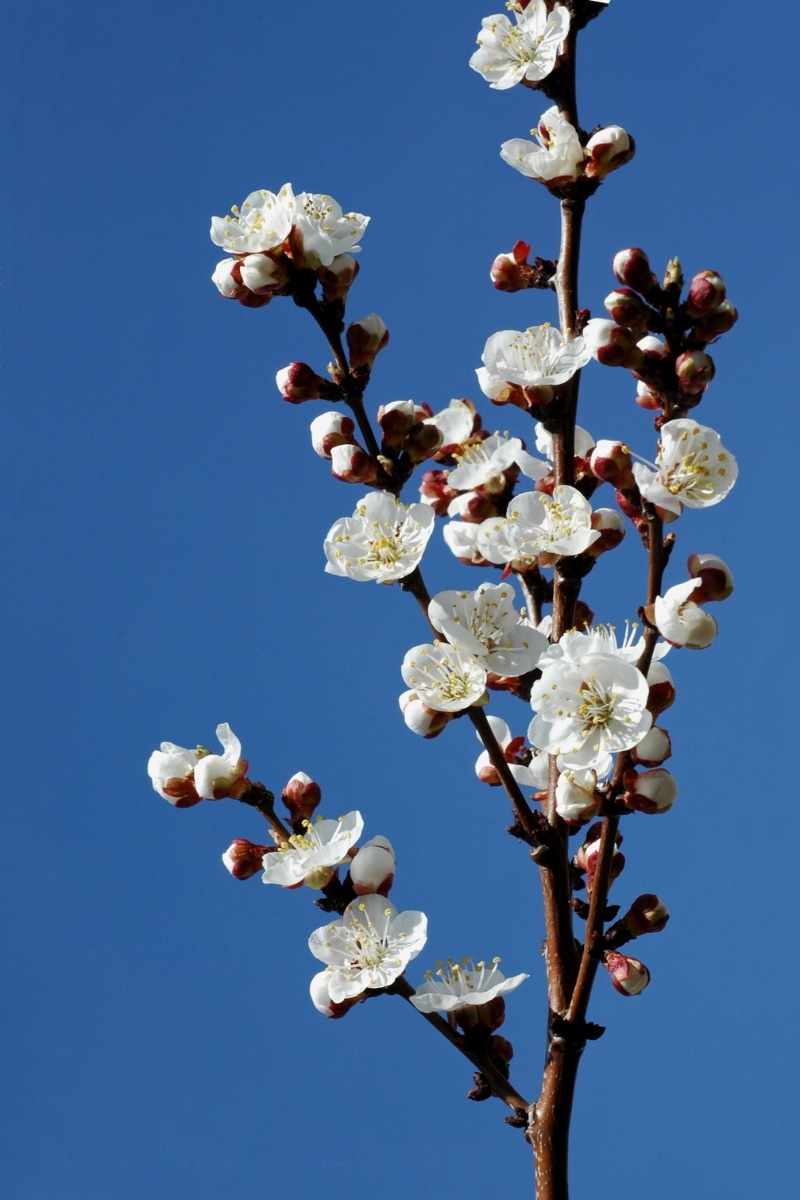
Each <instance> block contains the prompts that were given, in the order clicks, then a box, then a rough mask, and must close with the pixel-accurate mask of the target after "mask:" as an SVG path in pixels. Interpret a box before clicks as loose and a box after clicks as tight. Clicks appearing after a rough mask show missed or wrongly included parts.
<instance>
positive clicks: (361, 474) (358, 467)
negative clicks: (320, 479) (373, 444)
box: [331, 442, 378, 487]
mask: <svg viewBox="0 0 800 1200" xmlns="http://www.w3.org/2000/svg"><path fill="white" fill-rule="evenodd" d="M331 474H333V475H335V476H336V478H337V479H341V480H342V481H343V482H344V483H364V484H366V485H367V487H374V485H375V484H376V483H377V482H378V468H377V467H376V466H375V463H374V462H373V461H372V459H371V458H370V456H369V455H368V454H367V452H366V450H362V449H361V447H360V446H358V445H356V444H355V443H352V442H348V443H346V444H344V445H339V446H332V447H331Z"/></svg>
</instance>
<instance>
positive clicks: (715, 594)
mask: <svg viewBox="0 0 800 1200" xmlns="http://www.w3.org/2000/svg"><path fill="white" fill-rule="evenodd" d="M687 566H688V568H689V574H690V575H691V577H692V579H699V580H700V584H699V586H698V587H696V588H695V590H694V591H693V592H692V600H693V601H694V603H695V604H705V603H706V601H708V600H727V599H728V596H730V595H731V593H732V592H733V575H732V574H731V569H730V567H729V566H728V564H727V563H726V562H724V561H723V559H721V558H718V557H717V555H716V554H690V555H689V561H688V563H687Z"/></svg>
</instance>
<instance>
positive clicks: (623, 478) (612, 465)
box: [589, 438, 636, 492]
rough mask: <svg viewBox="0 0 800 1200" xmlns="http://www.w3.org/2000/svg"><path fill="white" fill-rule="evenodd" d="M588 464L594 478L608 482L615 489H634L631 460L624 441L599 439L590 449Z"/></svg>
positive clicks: (626, 490) (634, 481) (630, 490)
mask: <svg viewBox="0 0 800 1200" xmlns="http://www.w3.org/2000/svg"><path fill="white" fill-rule="evenodd" d="M589 466H590V467H591V470H592V474H593V475H594V476H595V478H597V479H602V480H603V481H604V482H605V483H610V484H611V485H612V487H614V488H616V489H617V490H619V491H623V492H634V491H636V480H635V478H634V475H633V460H632V459H631V452H630V450H629V449H628V447H627V446H626V445H625V443H624V442H614V441H610V440H607V439H605V438H603V439H601V440H600V441H599V442H598V443H597V444H596V446H595V448H594V450H592V453H591V455H590V457H589Z"/></svg>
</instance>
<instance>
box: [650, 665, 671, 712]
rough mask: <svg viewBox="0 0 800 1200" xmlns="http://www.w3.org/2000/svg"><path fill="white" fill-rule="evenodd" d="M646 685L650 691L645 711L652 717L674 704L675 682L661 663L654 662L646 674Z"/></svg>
mask: <svg viewBox="0 0 800 1200" xmlns="http://www.w3.org/2000/svg"><path fill="white" fill-rule="evenodd" d="M647 684H648V687H649V688H650V691H649V693H648V696H647V711H648V712H651V713H652V714H653V716H654V717H657V716H658V714H659V713H662V712H664V711H665V709H667V708H669V707H670V706H671V705H672V704H674V702H675V681H674V679H673V678H672V675H671V674H670V672H669V668H668V667H665V666H664V664H663V662H654V663H651V665H650V670H649V671H648V672H647Z"/></svg>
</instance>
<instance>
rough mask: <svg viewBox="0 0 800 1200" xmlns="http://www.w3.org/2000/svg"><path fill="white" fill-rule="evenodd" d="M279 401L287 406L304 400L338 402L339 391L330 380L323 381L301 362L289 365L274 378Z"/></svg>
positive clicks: (306, 364)
mask: <svg viewBox="0 0 800 1200" xmlns="http://www.w3.org/2000/svg"><path fill="white" fill-rule="evenodd" d="M275 382H276V384H277V385H278V391H279V392H280V393H281V399H282V400H287V401H288V402H289V404H302V403H303V401H304V400H339V399H340V398H341V395H342V393H341V390H340V388H339V387H337V385H336V384H335V383H333V382H332V381H331V380H330V379H323V378H322V376H321V375H318V374H317V373H316V371H315V370H314V369H313V368H312V367H310V366H309V365H308V363H303V362H293V363H289V365H288V367H284V368H283V369H282V370H281V371H278V374H277V375H276V376H275Z"/></svg>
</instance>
